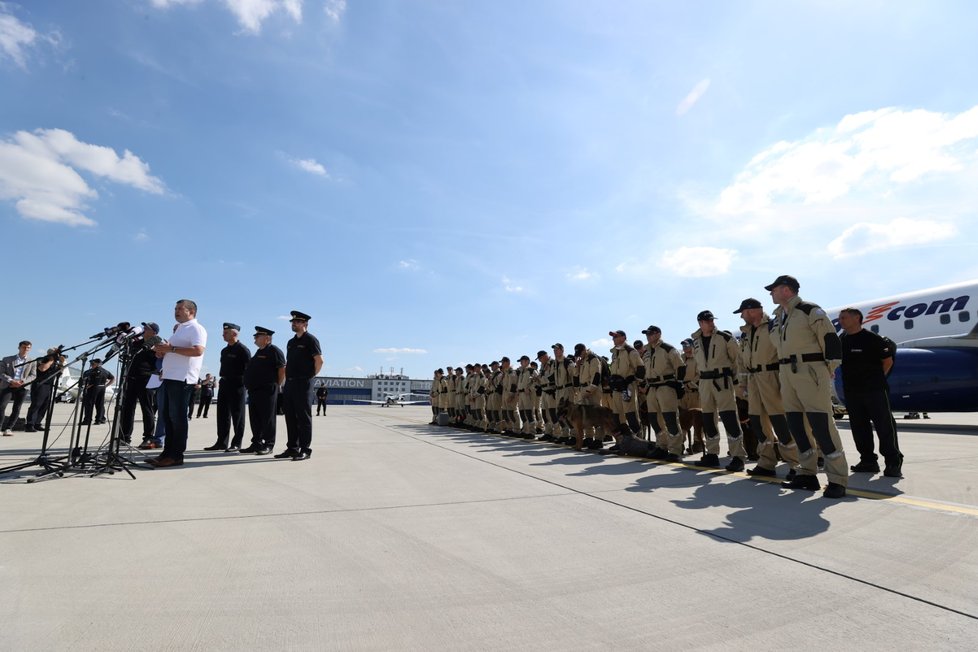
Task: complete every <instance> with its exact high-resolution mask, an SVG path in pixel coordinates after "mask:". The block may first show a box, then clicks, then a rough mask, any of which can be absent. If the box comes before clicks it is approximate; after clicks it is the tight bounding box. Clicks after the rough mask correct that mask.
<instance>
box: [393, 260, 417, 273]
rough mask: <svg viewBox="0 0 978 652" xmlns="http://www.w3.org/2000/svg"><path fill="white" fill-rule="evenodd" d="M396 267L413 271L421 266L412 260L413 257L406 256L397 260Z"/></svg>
mask: <svg viewBox="0 0 978 652" xmlns="http://www.w3.org/2000/svg"><path fill="white" fill-rule="evenodd" d="M397 268H398V269H403V270H406V271H411V272H413V271H416V270H418V269H420V268H421V266H420V265H418V261H416V260H414V259H413V258H408V259H407V260H399V261H397Z"/></svg>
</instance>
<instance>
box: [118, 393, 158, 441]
mask: <svg viewBox="0 0 978 652" xmlns="http://www.w3.org/2000/svg"><path fill="white" fill-rule="evenodd" d="M147 382H149V378H130V379H129V380H127V381H126V390H125V395H124V396H123V397H122V406H121V408H120V410H119V435H120V436H121V437H122V438H123V439H124V440H125V441H127V442H129V441H132V431H133V429H134V428H135V423H136V405H139V409H140V411H141V412H142V414H143V439H152V438H153V434H154V433H155V432H156V417H155V414H154V412H153V403H152V400H151V399H150V391H149V390H147V389H146V383H147Z"/></svg>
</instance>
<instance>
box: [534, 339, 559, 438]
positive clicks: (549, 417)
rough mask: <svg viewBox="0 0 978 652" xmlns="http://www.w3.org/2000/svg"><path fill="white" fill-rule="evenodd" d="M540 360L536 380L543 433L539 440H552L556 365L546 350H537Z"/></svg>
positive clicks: (555, 401)
mask: <svg viewBox="0 0 978 652" xmlns="http://www.w3.org/2000/svg"><path fill="white" fill-rule="evenodd" d="M537 360H538V361H539V362H540V374H539V375H538V376H537V382H538V384H539V386H540V391H541V395H540V409H541V411H542V412H543V435H541V436H540V440H541V441H553V440H554V434H555V429H556V428H557V424H556V421H557V365H556V364H555V363H554V361H553V360H551V359H550V354H549V353H547V352H546V351H537Z"/></svg>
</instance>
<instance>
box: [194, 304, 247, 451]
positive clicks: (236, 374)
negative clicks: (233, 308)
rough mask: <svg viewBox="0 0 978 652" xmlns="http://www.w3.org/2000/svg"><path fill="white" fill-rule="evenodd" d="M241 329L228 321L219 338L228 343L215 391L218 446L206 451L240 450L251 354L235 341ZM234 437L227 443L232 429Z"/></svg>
mask: <svg viewBox="0 0 978 652" xmlns="http://www.w3.org/2000/svg"><path fill="white" fill-rule="evenodd" d="M240 332H241V327H240V326H238V325H237V324H232V323H230V322H225V323H224V330H223V331H222V333H221V337H222V338H223V339H224V342H225V343H226V344H227V346H225V347H224V348H223V349H221V370H220V371H219V372H218V375H219V376H220V378H221V381H220V385H219V386H218V392H217V443H215V444H214V445H213V446H208V447H207V448H205V449H204V450H205V451H221V450H223V451H226V452H228V453H233V452H235V451H237V450H239V449H240V448H241V440H242V439H243V438H244V428H245V386H244V375H245V368H246V367H247V366H248V361H249V360H251V351H249V350H248V347H246V346H245V345H244V344H242V343H241V342H240V341H239V340H238V333H240ZM232 426H233V427H234V437H233V438H232V439H231V440H230V442H231V443H230V445H229V444H228V438H229V437H230V435H231V427H232Z"/></svg>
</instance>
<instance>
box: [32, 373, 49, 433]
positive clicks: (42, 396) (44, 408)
mask: <svg viewBox="0 0 978 652" xmlns="http://www.w3.org/2000/svg"><path fill="white" fill-rule="evenodd" d="M53 393H54V388H53V387H51V383H50V382H46V383H40V384H38V383H35V384H33V385H31V407H30V408H29V409H28V410H27V425H29V426H34V427H35V428H37V429H38V430H40V429H41V428H42V427H43V426H44V418H45V417H46V416H47V413H48V406H49V405H51V394H53Z"/></svg>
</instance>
